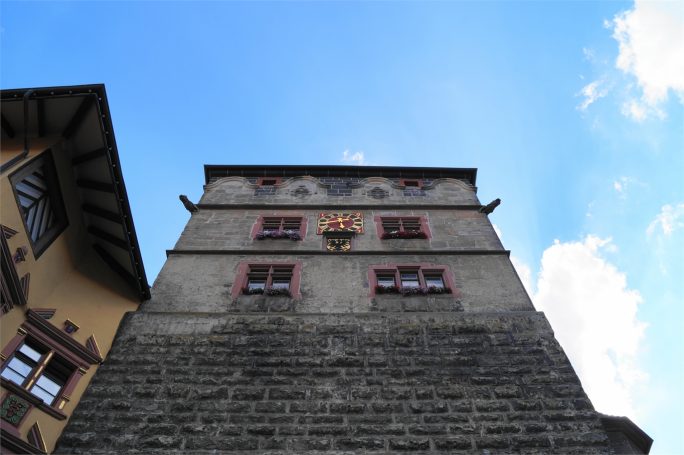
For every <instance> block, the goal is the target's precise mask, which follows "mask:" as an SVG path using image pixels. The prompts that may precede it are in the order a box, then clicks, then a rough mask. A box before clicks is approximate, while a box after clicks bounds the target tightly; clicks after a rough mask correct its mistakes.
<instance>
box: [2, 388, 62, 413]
mask: <svg viewBox="0 0 684 455" xmlns="http://www.w3.org/2000/svg"><path fill="white" fill-rule="evenodd" d="M0 379H2V382H1V383H0V384H2V386H3V387H4V388H6V389H7V390H9V391H11V392H12V393H14V394H15V395H19V396H20V397H21V398H23V399H24V400H26V401H28V402H29V403H31V404H32V405H34V406H35V407H36V408H38V409H40V410H41V411H43V412H45V413H46V414H48V415H49V416H51V417H54V418H55V419H57V420H65V419H66V418H67V416H66V414H64V413H63V412H62V411H60V410H58V409H55V408H53V407H52V406H48V405H47V404H45V402H44V401H43V400H41V399H40V398H37V397H35V396H33V395H31V394H30V393H29V392H28V391H27V390H25V389H23V388H21V387H19V386H18V385H16V384H15V383H13V382H11V381H8V380H6V379H5V378H0Z"/></svg>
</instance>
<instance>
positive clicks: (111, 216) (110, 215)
mask: <svg viewBox="0 0 684 455" xmlns="http://www.w3.org/2000/svg"><path fill="white" fill-rule="evenodd" d="M81 208H82V209H83V211H84V212H88V213H90V214H91V215H95V216H99V217H100V218H104V219H106V220H109V221H113V222H115V223H119V224H121V222H122V219H121V216H120V215H119V214H118V213H116V212H112V211H109V210H107V209H103V208H101V207H96V206H94V205H90V204H83V205H82V206H81Z"/></svg>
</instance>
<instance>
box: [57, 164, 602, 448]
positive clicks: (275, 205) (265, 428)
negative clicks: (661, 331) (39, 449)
mask: <svg viewBox="0 0 684 455" xmlns="http://www.w3.org/2000/svg"><path fill="white" fill-rule="evenodd" d="M386 169H390V170H391V168H386ZM255 175H260V174H255ZM384 175H386V174H384ZM397 175H399V174H397ZM207 181H208V182H210V183H209V184H208V185H207V186H206V187H205V193H204V196H203V197H202V200H201V201H200V204H199V207H200V211H199V212H197V213H194V214H193V215H192V218H191V219H190V221H189V222H188V225H187V226H186V228H185V230H184V232H183V233H182V235H181V237H180V239H179V241H178V243H177V244H176V247H175V249H174V250H171V251H169V259H168V261H167V262H166V264H165V265H164V268H163V269H162V271H161V273H160V275H159V277H158V278H157V280H156V282H155V286H154V288H153V292H152V299H151V300H150V301H149V302H147V303H146V304H145V305H144V306H143V308H142V309H141V310H140V311H138V312H136V313H132V314H129V316H128V317H127V319H126V320H125V321H124V323H123V324H122V327H121V329H120V332H119V334H118V336H117V340H116V342H115V344H114V347H113V348H112V351H111V353H110V354H109V356H108V358H107V359H106V361H105V363H104V365H103V366H102V367H101V368H100V370H99V371H98V374H97V376H96V377H95V379H94V381H93V383H92V386H91V387H90V389H89V390H88V391H87V393H86V395H85V396H84V398H83V399H82V400H81V402H80V405H79V407H78V409H77V410H76V412H75V414H74V415H73V417H72V419H71V422H70V424H69V426H68V427H67V429H66V431H65V432H64V434H63V435H62V438H61V440H60V443H59V445H58V452H59V453H155V452H156V453H173V452H176V453H207V454H209V453H238V452H239V453H242V452H251V453H283V454H285V453H335V454H342V453H378V454H388V453H425V454H427V453H483V454H484V453H487V454H493V453H576V454H598V453H613V449H612V448H611V445H610V440H609V438H608V436H607V433H606V431H605V430H604V428H603V426H602V423H601V418H600V415H599V414H597V413H596V412H595V411H594V409H593V407H592V405H591V403H590V401H589V400H588V399H587V396H586V395H585V393H584V391H583V390H582V387H581V384H580V382H579V380H578V378H577V376H576V375H575V373H574V371H573V369H572V367H571V365H570V363H569V361H568V359H567V357H566V356H565V354H564V353H563V350H562V348H561V347H560V346H559V345H558V342H557V341H556V340H555V338H554V336H553V332H552V330H551V327H550V326H549V324H548V322H547V321H546V318H545V317H544V315H543V314H542V313H540V312H537V311H535V309H534V307H533V305H532V303H531V301H530V299H529V297H528V295H527V293H526V292H525V290H524V288H523V287H522V284H521V282H520V280H519V278H518V276H517V274H516V273H515V270H514V269H513V267H512V265H511V262H510V260H509V259H508V254H507V252H506V251H505V250H504V249H503V247H502V245H501V242H500V241H499V239H498V238H497V236H496V233H495V232H494V230H493V229H492V226H491V224H490V222H489V220H488V219H487V217H486V215H484V214H481V213H479V212H478V209H479V207H480V203H479V201H478V199H477V197H476V195H475V188H474V186H473V185H472V183H473V182H470V183H469V182H464V181H462V180H457V179H450V178H444V177H440V178H430V179H429V178H425V179H424V181H423V186H422V188H419V189H413V188H408V189H407V188H404V187H402V185H401V181H400V180H399V179H398V178H396V179H392V178H390V179H388V178H384V177H383V178H380V177H367V178H361V177H350V178H347V179H346V180H345V178H341V177H336V178H332V177H329V176H328V177H325V178H324V177H321V178H317V176H316V175H307V176H303V177H294V178H283V180H282V182H281V183H278V184H277V185H275V186H270V187H269V188H268V191H261V190H260V188H259V186H258V185H257V179H256V178H255V177H254V176H249V175H247V176H244V177H238V176H229V177H224V178H219V179H211V178H207ZM335 210H346V211H360V212H362V213H363V214H364V223H365V226H364V233H363V234H358V235H356V236H355V238H354V239H353V247H352V251H351V252H350V253H328V252H326V251H325V250H324V248H323V239H322V236H321V235H317V234H316V222H317V218H318V214H319V213H321V212H326V211H335ZM263 215H266V216H268V215H283V216H285V215H290V216H301V217H304V218H306V223H307V232H306V236H305V237H304V238H303V239H302V240H300V241H291V240H288V239H278V240H274V239H266V240H255V239H253V235H252V233H253V229H254V226H255V223H256V222H257V220H258V217H259V216H263ZM376 216H422V217H424V218H425V219H426V220H427V222H428V224H429V229H430V233H431V236H430V238H428V239H412V240H404V239H393V240H382V239H381V238H379V237H378V235H377V229H376V225H375V217H376ZM269 261H270V262H272V263H292V262H296V261H298V262H299V263H301V281H300V285H299V291H300V294H301V298H296V299H292V298H289V297H283V296H266V295H243V294H242V293H240V292H236V290H237V291H239V290H240V289H239V288H236V286H242V284H241V282H240V280H241V279H243V278H244V277H242V278H241V275H240V267H241V264H245V263H263V262H269ZM386 264H436V265H440V266H446V267H447V269H446V271H445V273H447V274H449V280H450V282H452V283H453V286H454V288H455V289H453V290H452V291H453V292H452V293H451V294H442V295H418V296H402V295H395V294H387V295H384V294H383V295H374V294H375V293H374V292H373V289H372V276H371V273H372V272H371V271H370V267H371V266H374V265H386Z"/></svg>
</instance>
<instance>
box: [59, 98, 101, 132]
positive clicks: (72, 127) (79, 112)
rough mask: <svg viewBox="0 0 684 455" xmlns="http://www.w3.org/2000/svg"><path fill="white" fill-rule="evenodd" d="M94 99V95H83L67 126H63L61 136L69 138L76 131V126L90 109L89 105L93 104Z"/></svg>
mask: <svg viewBox="0 0 684 455" xmlns="http://www.w3.org/2000/svg"><path fill="white" fill-rule="evenodd" d="M94 101H95V95H86V96H84V97H83V101H81V104H80V105H79V106H78V109H76V113H75V114H74V116H73V117H71V120H70V121H69V124H68V125H67V127H66V128H64V131H63V132H62V137H64V138H65V139H69V138H70V137H71V136H73V135H74V133H76V131H78V127H79V126H80V125H81V123H82V122H83V119H84V118H85V116H86V114H87V113H88V110H90V106H92V105H93V102H94Z"/></svg>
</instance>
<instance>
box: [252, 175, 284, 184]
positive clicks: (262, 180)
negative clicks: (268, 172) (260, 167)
mask: <svg viewBox="0 0 684 455" xmlns="http://www.w3.org/2000/svg"><path fill="white" fill-rule="evenodd" d="M281 180H282V179H281V178H280V177H259V179H258V180H257V185H259V186H275V185H277V184H279V183H280V182H281Z"/></svg>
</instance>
